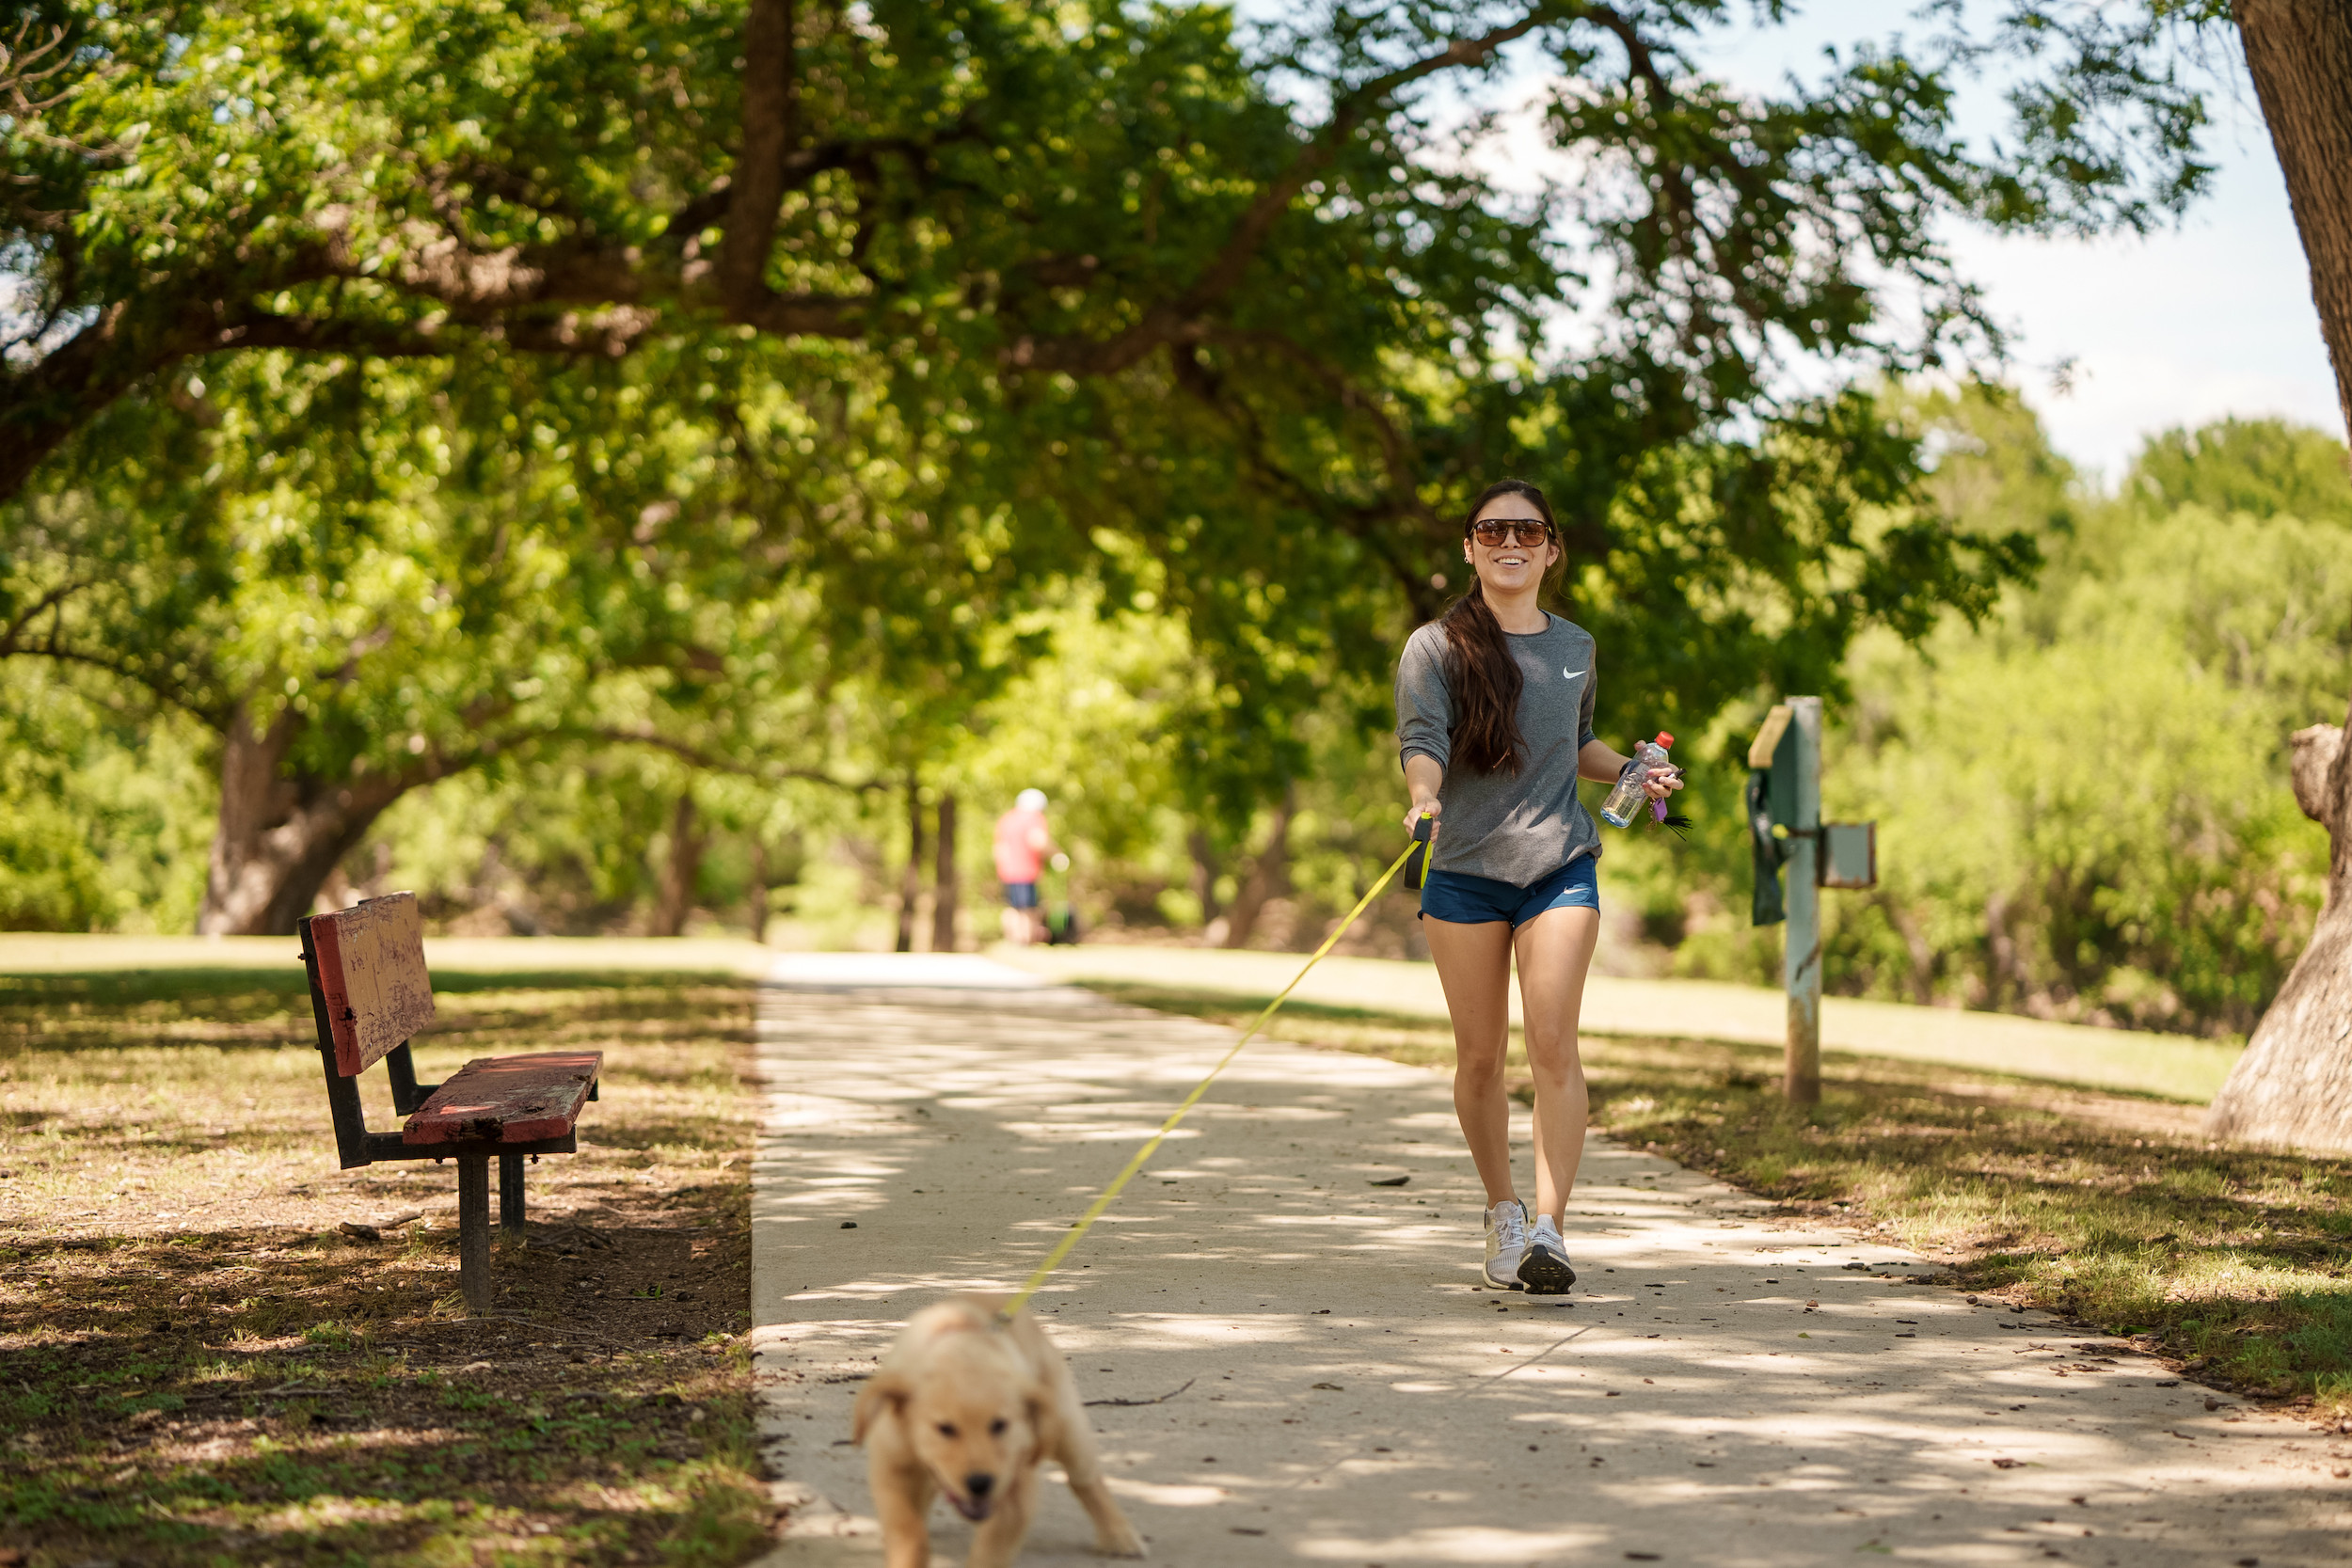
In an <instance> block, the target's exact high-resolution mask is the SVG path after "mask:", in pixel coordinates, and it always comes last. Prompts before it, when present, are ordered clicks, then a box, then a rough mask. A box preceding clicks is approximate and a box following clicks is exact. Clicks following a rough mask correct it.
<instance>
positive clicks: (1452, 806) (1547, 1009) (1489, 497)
mask: <svg viewBox="0 0 2352 1568" xmlns="http://www.w3.org/2000/svg"><path fill="white" fill-rule="evenodd" d="M1462 559H1463V560H1464V561H1465V562H1468V563H1469V565H1470V573H1471V577H1472V581H1471V583H1470V592H1469V593H1467V594H1463V595H1462V597H1461V598H1459V599H1457V600H1455V601H1454V605H1453V607H1452V608H1451V609H1449V610H1447V611H1446V612H1445V614H1444V615H1443V616H1442V617H1440V618H1439V619H1438V620H1437V621H1435V622H1432V623H1431V624H1430V625H1428V626H1422V628H1421V629H1420V630H1419V631H1416V632H1415V633H1413V636H1412V640H1411V641H1408V642H1407V643H1406V645H1405V657H1404V659H1403V661H1402V662H1401V663H1400V664H1399V665H1398V667H1397V673H1396V733H1397V744H1398V749H1399V751H1400V752H1401V754H1402V756H1403V760H1404V764H1405V782H1406V785H1407V786H1408V787H1409V788H1410V790H1411V792H1412V798H1413V804H1412V809H1411V810H1410V811H1408V812H1407V813H1406V817H1405V822H1406V827H1407V828H1410V827H1412V826H1413V825H1414V823H1415V822H1416V821H1417V820H1418V819H1419V818H1420V817H1422V816H1423V815H1431V816H1436V817H1437V818H1438V820H1437V821H1436V822H1435V823H1433V824H1432V825H1431V827H1432V840H1431V844H1430V848H1429V856H1430V860H1429V865H1430V871H1429V876H1428V879H1427V883H1426V885H1425V886H1424V887H1423V888H1422V897H1421V915H1422V928H1423V929H1424V931H1426V933H1427V935H1428V938H1429V956H1430V957H1431V958H1434V959H1436V960H1437V965H1438V979H1439V980H1440V981H1441V982H1442V983H1443V984H1444V986H1445V1001H1446V1010H1447V1011H1448V1012H1449V1013H1451V1014H1452V1015H1453V1020H1454V1114H1455V1115H1456V1116H1457V1117H1460V1118H1461V1123H1462V1137H1463V1139H1464V1140H1465V1141H1466V1142H1467V1143H1469V1145H1470V1159H1471V1161H1472V1162H1473V1163H1475V1164H1476V1165H1477V1166H1478V1179H1479V1180H1480V1181H1482V1182H1483V1183H1485V1185H1486V1205H1487V1207H1486V1278H1487V1279H1488V1280H1489V1281H1490V1282H1492V1283H1493V1284H1495V1285H1498V1286H1501V1287H1502V1288H1504V1289H1506V1290H1515V1291H1516V1290H1519V1289H1522V1288H1524V1289H1526V1290H1528V1291H1534V1292H1537V1293H1539V1294H1557V1293H1559V1292H1562V1291H1566V1290H1567V1289H1568V1288H1569V1287H1570V1286H1571V1285H1573V1284H1575V1283H1576V1270H1575V1269H1574V1268H1572V1267H1571V1266H1570V1265H1569V1262H1568V1253H1567V1246H1566V1243H1564V1242H1563V1241H1562V1240H1561V1222H1562V1220H1563V1219H1564V1217H1565V1214H1566V1212H1567V1207H1568V1192H1569V1189H1570V1188H1572V1187H1574V1186H1575V1184H1576V1167H1577V1163H1578V1162H1579V1161H1580V1160H1581V1158H1582V1157H1583V1153H1584V1119H1585V1115H1586V1109H1587V1107H1586V1101H1585V1093H1584V1065H1583V1063H1582V1062H1581V1060H1579V1058H1578V1056H1577V1050H1576V1022H1577V1014H1578V1011H1579V1010H1580V1009H1581V1006H1582V1005H1583V1000H1584V972H1585V970H1586V968H1587V967H1588V966H1590V964H1591V963H1592V961H1593V945H1594V943H1595V942H1596V941H1597V939H1598V937H1599V935H1600V895H1599V887H1598V879H1597V875H1596V872H1597V865H1596V863H1597V861H1598V859H1599V857H1600V834H1599V832H1598V830H1597V829H1596V828H1595V827H1594V825H1593V819H1592V818H1591V817H1590V816H1587V815H1586V814H1585V811H1584V806H1583V803H1582V802H1581V801H1580V800H1578V799H1577V795H1576V785H1577V781H1578V780H1579V779H1580V778H1582V779H1591V780H1593V781H1595V782H1596V783H1611V784H1613V783H1614V782H1615V781H1616V779H1617V777H1618V775H1619V774H1620V773H1622V772H1623V771H1624V770H1625V769H1626V768H1630V767H1632V766H1633V764H1632V763H1631V761H1630V760H1629V759H1628V758H1626V757H1624V756H1621V755H1619V754H1618V753H1617V752H1613V751H1611V750H1610V749H1609V748H1608V747H1607V746H1604V745H1602V744H1601V743H1600V742H1599V741H1598V740H1597V739H1595V738H1594V736H1593V728H1592V723H1593V683H1594V668H1593V653H1594V649H1593V639H1592V637H1591V636H1590V634H1588V633H1586V632H1585V631H1584V630H1583V629H1582V628H1581V627H1580V626H1572V625H1570V624H1569V623H1568V622H1566V621H1564V620H1562V619H1561V618H1560V617H1559V616H1557V615H1552V614H1549V613H1547V612H1546V611H1545V610H1544V609H1543V607H1542V606H1541V605H1539V604H1538V603H1537V602H1536V596H1537V594H1539V592H1540V591H1541V590H1542V588H1543V584H1544V578H1546V577H1547V576H1548V575H1549V573H1550V572H1551V570H1552V568H1553V567H1555V566H1557V565H1558V564H1559V562H1560V559H1561V549H1560V531H1559V529H1558V527H1557V526H1556V524H1555V523H1554V522H1553V519H1552V515H1551V506H1550V504H1549V502H1547V501H1546V500H1545V499H1544V493H1543V492H1542V491H1541V490H1538V489H1537V488H1535V486H1534V485H1533V484H1529V483H1526V482H1524V481H1522V480H1516V479H1506V480H1502V481H1500V482H1499V483H1494V484H1491V485H1488V486H1487V487H1486V493H1485V494H1484V495H1482V496H1480V497H1479V498H1478V501H1477V504H1475V505H1474V506H1472V507H1471V508H1470V521H1469V522H1468V523H1466V524H1464V525H1463V529H1462ZM1647 787H1648V790H1649V794H1650V796H1651V798H1652V799H1654V800H1664V799H1665V798H1666V795H1667V793H1668V792H1669V791H1672V790H1677V789H1680V788H1681V787H1682V781H1681V780H1680V779H1679V778H1678V777H1675V776H1672V775H1671V774H1669V775H1662V776H1654V777H1652V778H1651V779H1650V781H1649V783H1648V786H1647ZM1515 954H1516V955H1517V957H1518V970H1519V1004H1520V1012H1521V1015H1522V1020H1523V1023H1524V1026H1525V1033H1526V1038H1527V1063H1528V1068H1529V1069H1530V1071H1531V1072H1532V1073H1533V1074H1534V1080H1535V1117H1534V1120H1535V1214H1534V1223H1533V1225H1532V1226H1531V1224H1530V1222H1529V1216H1528V1212H1527V1206H1526V1205H1525V1204H1523V1203H1522V1202H1520V1201H1519V1197H1518V1188H1517V1187H1516V1186H1515V1184H1514V1183H1513V1181H1512V1179H1511V1136H1510V1132H1511V1108H1510V1102H1509V1101H1507V1100H1506V1099H1505V1098H1504V1096H1503V1092H1502V1058H1503V1049H1504V1046H1505V1044H1506V1042H1507V1039H1508V1036H1509V1016H1510V1015H1509V1003H1508V992H1509V986H1510V980H1511V960H1512V958H1513V956H1514V955H1515Z"/></svg>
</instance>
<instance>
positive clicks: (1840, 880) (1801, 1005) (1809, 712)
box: [1747, 697, 1878, 1105]
mask: <svg viewBox="0 0 2352 1568" xmlns="http://www.w3.org/2000/svg"><path fill="white" fill-rule="evenodd" d="M1747 804H1748V841H1749V847H1750V849H1751V850H1752V851H1753V854H1754V857H1755V863H1756V896H1755V900H1754V903H1753V906H1752V910H1751V913H1752V918H1753V922H1754V924H1756V925H1758V926H1771V925H1775V924H1777V923H1779V922H1781V921H1784V920H1785V921H1786V922H1787V923H1788V945H1787V948H1786V953H1785V956H1784V958H1783V959H1782V973H1783V974H1784V976H1785V977H1786V980H1787V983H1788V1062H1787V1068H1786V1070H1785V1072H1784V1075H1783V1083H1782V1088H1783V1092H1784V1093H1786V1094H1787V1096H1788V1101H1789V1102H1790V1103H1791V1104H1796V1105H1811V1104H1815V1103H1817V1102H1818V1101H1820V1098H1821V908H1820V892H1819V890H1820V889H1821V888H1825V887H1850V888H1867V887H1875V886H1877V885H1878V824H1877V823H1875V822H1826V823H1825V822H1823V821H1822V820H1821V699H1820V698H1819V697H1791V698H1789V699H1788V701H1787V702H1785V703H1777V704H1774V705H1773V706H1772V710H1771V711H1770V712H1769V713H1767V714H1766V715H1765V716H1764V727H1763V728H1762V729H1760V730H1758V731H1757V732H1756V740H1755V742H1754V744H1752V745H1750V746H1749V748H1748V794H1747ZM1784 865H1786V866H1787V867H1788V895H1787V896H1786V898H1785V899H1784V897H1783V895H1782V893H1781V885H1780V868H1781V867H1782V866H1784Z"/></svg>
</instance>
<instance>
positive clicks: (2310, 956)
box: [2205, 712, 2352, 1154]
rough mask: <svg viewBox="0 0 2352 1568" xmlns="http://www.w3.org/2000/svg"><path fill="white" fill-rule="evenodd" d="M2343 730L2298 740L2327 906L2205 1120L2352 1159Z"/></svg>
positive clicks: (2351, 908)
mask: <svg viewBox="0 0 2352 1568" xmlns="http://www.w3.org/2000/svg"><path fill="white" fill-rule="evenodd" d="M2344 725H2345V728H2343V729H2339V728H2337V727H2336V726H2335V725H2333V724H2313V725H2312V727H2311V728H2310V729H2308V730H2298V731H2296V736H2295V763H2294V770H2295V800H2296V804H2297V805H2299V806H2301V807H2302V808H2303V815H2304V816H2308V817H2310V818H2311V819H2312V821H2314V822H2317V823H2319V824H2320V825H2321V826H2322V827H2324V828H2326V829H2327V830H2328V897H2327V902H2326V903H2324V904H2322V905H2321V906H2320V911H2319V926H2318V928H2317V929H2315V930H2313V931H2312V944H2311V945H2310V946H2309V947H2307V948H2305V949H2304V950H2303V957H2302V958H2299V959H2297V960H2296V965H2295V968H2294V970H2293V972H2292V973H2290V974H2288V975H2287V983H2286V984H2285V985H2283V986H2281V987H2280V988H2279V995H2278V998H2277V1000H2275V1001H2273V1002H2272V1003H2271V1004H2270V1008H2269V1010H2268V1011H2267V1012H2265V1013H2264V1014H2263V1016H2262V1022H2260V1023H2258V1024H2256V1025H2255V1026H2254V1037H2253V1038H2252V1039H2250V1040H2249V1041H2247V1042H2246V1054H2245V1055H2243V1056H2240V1057H2239V1058H2238V1060H2237V1065H2236V1066H2235V1067H2233V1068H2232V1069H2230V1078H2229V1082H2227V1083H2225V1084H2223V1085H2221V1092H2220V1093H2219V1094H2217V1095H2216V1096H2215V1097H2214V1101H2213V1109H2212V1110H2211V1111H2208V1112H2207V1113H2206V1114H2205V1131H2206V1132H2207V1133H2208V1134H2210V1135H2211V1136H2213V1137H2217V1138H2230V1139H2233V1140H2236V1141H2238V1142H2243V1143H2261V1144H2282V1145H2287V1146H2290V1147H2293V1148H2302V1149H2308V1150H2311V1151H2312V1152H2314V1153H2331V1154H2344V1153H2352V740H2348V739H2347V738H2346V736H2347V735H2348V734H2352V712H2347V713H2346V714H2345V716H2344Z"/></svg>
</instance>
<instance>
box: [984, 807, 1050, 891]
mask: <svg viewBox="0 0 2352 1568" xmlns="http://www.w3.org/2000/svg"><path fill="white" fill-rule="evenodd" d="M1000 799H1001V797H1000ZM1053 844H1054V840H1053V837H1052V835H1051V834H1049V833H1048V832H1046V831H1045V794H1044V791H1042V790H1037V789H1025V790H1023V791H1022V792H1021V793H1020V795H1019V796H1018V797H1017V798H1016V799H1015V800H1014V801H1013V807H1012V810H1010V811H1009V812H1007V813H1005V815H1004V816H1000V817H998V818H997V819H996V879H997V880H998V881H1000V882H1003V883H1006V884H1007V885H1009V886H1014V887H1018V886H1021V885H1022V884H1024V883H1030V884H1034V883H1035V882H1036V881H1037V879H1038V878H1039V877H1041V876H1042V875H1043V874H1044V871H1045V854H1046V851H1047V850H1049V849H1051V848H1052V847H1053Z"/></svg>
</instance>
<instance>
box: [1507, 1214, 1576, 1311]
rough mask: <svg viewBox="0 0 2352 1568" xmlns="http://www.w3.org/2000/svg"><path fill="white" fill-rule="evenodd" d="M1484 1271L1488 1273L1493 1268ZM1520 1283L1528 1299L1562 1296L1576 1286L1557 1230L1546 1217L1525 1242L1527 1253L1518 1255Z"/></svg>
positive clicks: (1549, 1217)
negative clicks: (1528, 1295) (1527, 1294)
mask: <svg viewBox="0 0 2352 1568" xmlns="http://www.w3.org/2000/svg"><path fill="white" fill-rule="evenodd" d="M1487 1267H1488V1268H1489V1269H1490V1270H1491V1269H1492V1268H1493V1265H1492V1264H1491V1263H1490V1264H1488V1265H1487ZM1518 1278H1519V1283H1520V1284H1521V1285H1524V1286H1526V1287H1527V1291H1528V1293H1529V1294H1530V1295H1538V1296H1559V1295H1565V1294H1566V1293H1567V1291H1568V1288H1569V1287H1570V1286H1572V1285H1574V1284H1575V1283H1576V1270H1575V1269H1574V1268H1572V1267H1571V1266H1570V1265H1569V1263H1568V1247H1567V1243H1565V1242H1563V1241H1562V1240H1561V1239H1560V1227H1559V1226H1558V1225H1556V1224H1554V1223H1553V1221H1552V1218H1551V1216H1550V1215H1549V1214H1546V1215H1544V1216H1543V1217H1541V1218H1540V1219H1538V1220H1536V1222H1535V1231H1534V1235H1532V1236H1530V1237H1528V1239H1527V1250H1526V1251H1525V1252H1523V1253H1521V1254H1520V1255H1519V1270H1518Z"/></svg>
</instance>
